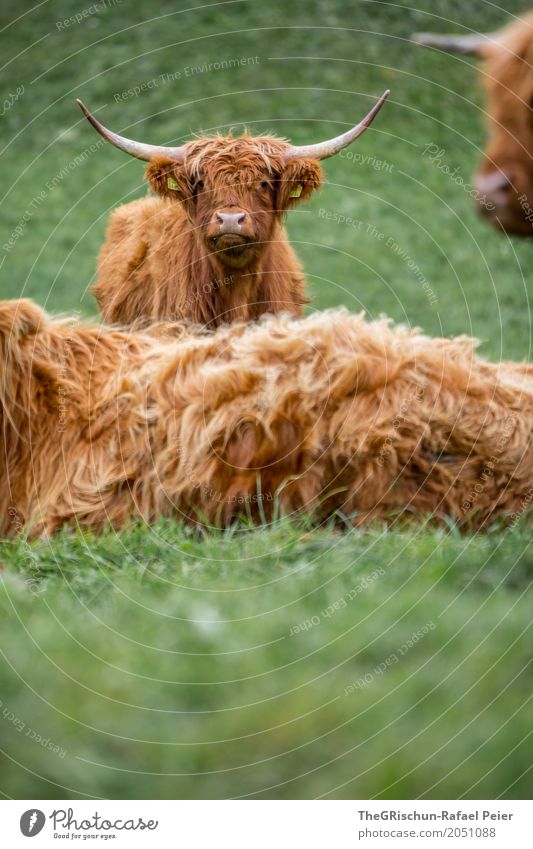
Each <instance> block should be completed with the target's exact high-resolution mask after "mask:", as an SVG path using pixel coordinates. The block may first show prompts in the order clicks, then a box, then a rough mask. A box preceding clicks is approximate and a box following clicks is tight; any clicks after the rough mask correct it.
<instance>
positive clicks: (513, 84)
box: [413, 12, 533, 236]
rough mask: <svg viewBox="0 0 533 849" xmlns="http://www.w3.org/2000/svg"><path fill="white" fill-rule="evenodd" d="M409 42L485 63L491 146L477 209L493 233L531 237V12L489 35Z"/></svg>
mask: <svg viewBox="0 0 533 849" xmlns="http://www.w3.org/2000/svg"><path fill="white" fill-rule="evenodd" d="M413 40H414V41H416V42H417V43H418V44H424V45H426V46H428V47H435V48H438V49H440V50H446V51H449V52H451V53H462V54H469V55H472V56H479V57H481V58H482V59H485V63H484V66H483V68H482V78H483V82H484V85H485V89H486V91H487V95H488V104H487V112H488V119H489V120H488V128H489V141H488V145H487V149H486V150H485V153H484V154H483V159H482V161H481V163H480V165H479V167H478V169H477V172H476V175H475V178H474V182H475V187H476V190H477V193H478V196H479V203H478V209H479V212H480V213H481V214H482V215H484V216H486V217H487V218H488V220H489V221H490V223H491V224H493V225H494V226H495V227H497V228H501V229H503V230H506V231H507V232H509V233H516V234H517V235H521V236H533V108H532V107H533V12H532V13H529V14H527V15H525V16H524V17H523V18H521V19H519V20H514V21H513V23H511V24H509V26H507V27H505V28H504V29H502V30H499V31H498V32H494V33H490V34H488V35H481V34H471V33H470V34H468V35H457V36H454V35H437V34H433V33H418V34H416V35H414V36H413Z"/></svg>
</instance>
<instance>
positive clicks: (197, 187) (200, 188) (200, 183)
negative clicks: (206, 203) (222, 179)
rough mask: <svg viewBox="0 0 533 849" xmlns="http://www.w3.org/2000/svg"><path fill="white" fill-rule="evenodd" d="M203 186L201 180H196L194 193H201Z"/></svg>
mask: <svg viewBox="0 0 533 849" xmlns="http://www.w3.org/2000/svg"><path fill="white" fill-rule="evenodd" d="M204 186H205V183H204V181H203V180H198V182H197V183H196V191H197V192H201V191H202V189H203V188H204Z"/></svg>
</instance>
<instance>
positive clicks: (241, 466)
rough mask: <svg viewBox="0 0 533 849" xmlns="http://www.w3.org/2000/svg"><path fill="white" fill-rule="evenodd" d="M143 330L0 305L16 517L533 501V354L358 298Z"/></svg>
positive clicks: (5, 424) (265, 514) (209, 517)
mask: <svg viewBox="0 0 533 849" xmlns="http://www.w3.org/2000/svg"><path fill="white" fill-rule="evenodd" d="M177 332H178V331H177V330H176V329H175V328H174V330H173V331H172V333H171V332H169V329H168V328H161V333H159V330H157V331H156V332H152V331H150V332H147V333H140V332H128V331H118V330H114V329H109V328H105V327H99V326H96V325H88V324H82V325H80V324H76V323H73V322H72V321H69V320H68V319H52V318H49V317H48V316H47V315H46V314H45V313H44V312H43V311H42V310H41V309H39V308H38V307H37V306H35V305H34V304H33V303H31V302H30V301H25V300H22V301H7V302H3V303H0V422H1V443H2V444H1V449H2V450H1V456H0V525H1V527H0V531H1V532H2V534H4V535H6V534H14V533H16V532H17V531H20V530H22V529H24V530H25V531H28V532H29V533H30V534H51V533H53V532H54V531H57V530H58V529H59V528H61V527H62V526H64V525H70V526H74V525H80V526H82V527H88V528H93V529H101V528H103V527H104V526H106V525H107V524H110V525H111V526H112V527H114V528H119V527H120V526H122V525H124V524H125V523H126V522H128V521H129V520H132V519H134V518H135V517H140V518H141V519H142V520H143V521H145V522H152V521H154V520H155V519H156V518H157V517H158V516H175V517H182V518H183V519H184V520H185V521H186V522H195V523H207V524H209V525H213V524H214V525H225V524H227V523H229V522H232V521H233V520H234V519H235V518H236V517H238V516H239V515H242V514H244V515H248V516H249V517H251V518H252V519H253V520H255V521H258V522H262V521H271V520H272V519H273V518H275V517H276V516H278V515H282V514H293V513H296V512H300V511H309V512H310V513H312V517H313V518H314V520H315V521H316V522H321V521H325V520H329V519H331V518H332V517H335V516H340V515H342V517H343V521H344V522H345V521H346V518H347V517H349V518H350V520H351V521H353V522H354V523H359V522H363V521H365V520H371V519H372V518H380V519H385V520H391V519H392V518H393V517H397V516H398V515H404V516H411V517H415V516H419V517H421V516H425V515H427V514H432V515H433V516H436V517H451V518H452V519H453V520H454V521H455V522H457V523H458V524H459V525H461V526H462V527H464V528H481V527H485V526H486V525H487V524H488V523H489V522H491V521H492V520H493V519H495V518H496V517H506V519H507V520H508V521H512V520H513V519H514V517H515V516H517V515H518V514H520V513H521V512H523V511H524V510H525V508H526V507H527V506H528V505H529V504H530V503H531V501H532V495H533V443H532V434H533V367H532V366H529V365H526V364H514V363H502V364H500V365H493V364H490V363H488V362H485V361H484V360H482V359H480V358H479V357H477V356H476V355H475V353H474V348H473V343H472V340H471V339H468V338H458V339H430V338H427V337H426V336H423V335H421V334H420V333H419V332H416V331H411V330H408V329H406V328H404V327H391V325H390V324H389V323H388V322H387V321H386V320H381V321H377V322H367V321H365V319H364V317H363V316H361V315H351V314H349V313H348V312H346V311H344V310H340V311H336V312H329V313H328V312H326V313H317V314H314V315H313V316H311V317H309V318H307V319H291V318H290V317H289V316H287V315H276V316H268V317H264V318H263V319H262V320H260V321H259V322H258V323H257V324H234V325H227V326H224V327H222V328H219V329H218V330H217V331H215V332H210V331H204V332H200V331H199V330H198V329H193V328H190V327H185V328H184V329H183V331H182V335H181V337H179V338H172V335H173V333H174V334H175V333H177Z"/></svg>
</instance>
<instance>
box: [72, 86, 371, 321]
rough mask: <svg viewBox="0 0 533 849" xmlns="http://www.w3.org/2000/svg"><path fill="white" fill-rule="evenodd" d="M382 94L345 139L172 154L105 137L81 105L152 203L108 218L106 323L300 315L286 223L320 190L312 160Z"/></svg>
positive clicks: (329, 152)
mask: <svg viewBox="0 0 533 849" xmlns="http://www.w3.org/2000/svg"><path fill="white" fill-rule="evenodd" d="M387 96H388V91H387V92H385V93H384V95H383V96H382V97H381V98H380V99H379V101H378V102H377V103H376V105H375V106H374V107H373V109H372V110H371V111H370V112H369V114H368V115H367V116H366V118H364V119H363V121H361V122H360V123H359V124H358V125H357V126H355V127H353V128H352V129H351V130H349V131H348V132H346V133H343V134H342V135H341V136H338V137H337V138H334V139H330V140H329V141H326V142H321V143H318V144H311V145H304V146H299V147H297V146H294V145H291V144H290V143H289V142H287V141H284V140H283V139H278V138H276V137H274V136H260V137H254V136H250V135H243V136H241V137H237V138H235V137H233V136H232V135H231V134H230V135H227V136H224V135H215V136H202V137H200V138H198V139H194V140H192V141H189V142H188V143H186V144H184V145H182V146H181V147H175V148H171V147H167V148H163V147H157V146H155V145H146V144H141V143H138V142H133V141H131V140H129V139H126V138H124V137H122V136H118V135H116V134H115V133H112V132H110V131H109V130H107V129H106V128H105V127H103V125H102V124H100V122H99V121H97V120H96V118H94V116H92V115H91V114H90V112H89V111H88V110H87V109H86V107H85V106H84V105H83V103H81V101H78V102H79V103H80V106H81V108H82V110H83V112H84V114H85V116H86V117H87V118H88V120H89V121H90V122H91V124H92V125H93V126H94V127H95V129H96V130H97V131H98V132H99V133H100V134H101V135H102V136H103V137H104V138H106V139H107V140H108V141H110V142H111V143H112V144H114V145H115V146H116V147H118V148H120V149H121V150H123V151H125V152H126V153H128V154H130V155H131V156H135V157H137V158H138V159H143V160H145V161H148V162H149V165H148V167H147V170H146V176H147V179H148V182H149V184H150V186H151V187H152V189H153V190H154V192H155V194H156V197H149V198H144V199H140V200H136V201H133V202H132V203H128V204H126V205H124V206H121V207H119V208H118V209H116V210H115V211H114V212H113V213H112V216H111V221H110V224H109V228H108V231H107V237H106V242H105V244H104V246H103V248H102V250H101V253H100V256H99V260H98V276H97V282H96V285H95V286H94V293H95V295H96V299H97V301H98V304H99V307H100V310H101V313H102V317H103V318H104V319H105V320H106V321H109V322H114V323H120V324H126V325H132V324H149V323H152V322H154V321H158V320H180V319H189V320H192V321H195V322H200V323H202V324H205V325H207V326H209V327H214V326H217V325H218V324H220V323H224V322H232V321H237V320H250V319H255V318H257V317H258V316H259V315H261V314H262V313H265V312H278V311H288V312H290V313H292V314H293V315H300V314H301V312H302V306H303V304H305V303H306V301H307V299H306V296H305V281H304V277H303V274H302V271H301V267H300V263H299V261H298V259H297V257H296V255H295V253H294V251H293V249H292V248H291V246H290V245H289V242H288V240H287V234H286V232H285V228H284V225H283V217H284V215H285V213H286V212H287V210H288V209H290V208H291V207H292V206H294V205H295V204H296V203H298V202H299V201H301V200H306V199H307V198H308V197H309V196H310V195H311V193H312V192H313V190H314V189H318V188H319V187H320V185H321V182H322V176H323V175H322V169H321V167H320V160H321V159H325V158H327V157H329V156H333V155H334V154H336V153H338V152H339V151H340V150H342V149H343V148H344V147H347V146H348V145H349V144H351V143H352V142H353V141H355V139H356V138H358V137H359V136H360V135H361V133H362V132H364V130H365V129H366V128H367V127H368V126H369V125H370V124H371V122H372V121H373V119H374V117H375V115H377V113H378V111H379V110H380V108H381V106H382V104H383V102H384V101H385V99H386V97H387Z"/></svg>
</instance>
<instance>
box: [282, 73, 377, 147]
mask: <svg viewBox="0 0 533 849" xmlns="http://www.w3.org/2000/svg"><path fill="white" fill-rule="evenodd" d="M389 94H390V91H389V90H388V89H387V91H384V92H383V94H382V95H381V97H380V98H379V100H378V102H377V103H376V105H375V106H373V107H372V109H371V110H370V112H369V113H368V115H367V116H366V118H363V120H362V121H360V122H359V124H357V125H356V126H355V127H352V129H351V130H348V131H347V132H346V133H343V134H342V135H340V136H336V137H335V138H334V139H328V141H323V142H318V144H302V145H292V147H291V149H290V150H289V151H288V152H287V153H286V154H285V158H286V159H294V158H295V157H296V156H306V157H309V159H329V157H330V156H335V154H336V153H339V151H341V150H344V148H345V147H348V145H350V144H352V142H354V141H355V140H356V139H358V138H359V136H360V135H362V134H363V133H364V131H365V130H366V129H367V128H368V127H369V126H370V124H371V123H372V121H373V120H374V118H375V117H376V115H377V114H378V112H379V110H380V109H381V107H382V106H383V104H384V103H385V101H386V99H387V97H388V96H389Z"/></svg>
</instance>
